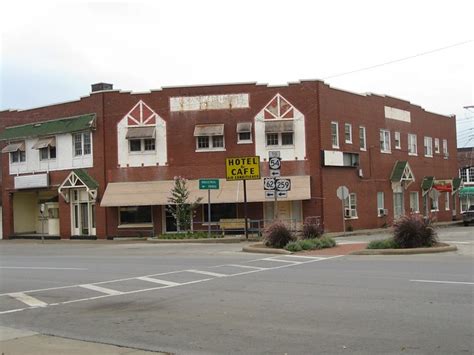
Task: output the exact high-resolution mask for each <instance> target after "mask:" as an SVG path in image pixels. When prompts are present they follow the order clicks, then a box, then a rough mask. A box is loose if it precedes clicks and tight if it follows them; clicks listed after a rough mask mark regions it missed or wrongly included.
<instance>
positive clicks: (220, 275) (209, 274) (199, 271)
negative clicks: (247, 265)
mask: <svg viewBox="0 0 474 355" xmlns="http://www.w3.org/2000/svg"><path fill="white" fill-rule="evenodd" d="M186 271H188V272H193V273H195V274H202V275H207V276H214V277H224V276H228V275H226V274H219V273H217V272H210V271H201V270H186Z"/></svg>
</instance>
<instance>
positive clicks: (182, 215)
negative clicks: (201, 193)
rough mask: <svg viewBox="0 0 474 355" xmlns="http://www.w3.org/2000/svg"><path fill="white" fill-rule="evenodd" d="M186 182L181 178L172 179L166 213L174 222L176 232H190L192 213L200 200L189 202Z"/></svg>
mask: <svg viewBox="0 0 474 355" xmlns="http://www.w3.org/2000/svg"><path fill="white" fill-rule="evenodd" d="M186 182H187V180H186V179H185V178H183V177H181V176H176V177H175V178H174V186H173V189H172V190H171V197H170V198H169V199H168V202H169V206H168V207H167V208H168V211H169V212H170V213H171V215H172V216H173V218H174V219H175V221H176V227H177V230H178V232H181V231H185V232H187V231H189V230H191V224H192V220H193V215H194V211H195V210H196V208H197V207H198V205H199V203H200V202H201V200H202V198H201V197H200V198H198V199H197V200H196V201H194V202H189V201H188V199H189V193H190V192H189V190H188V187H187V186H186Z"/></svg>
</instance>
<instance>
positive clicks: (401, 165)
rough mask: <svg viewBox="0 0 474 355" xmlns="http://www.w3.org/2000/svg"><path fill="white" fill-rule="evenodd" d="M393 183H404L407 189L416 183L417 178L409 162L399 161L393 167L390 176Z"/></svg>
mask: <svg viewBox="0 0 474 355" xmlns="http://www.w3.org/2000/svg"><path fill="white" fill-rule="evenodd" d="M390 181H391V182H392V183H402V184H403V186H404V187H405V189H406V188H407V187H408V186H409V185H410V184H411V183H412V182H414V181H415V176H414V175H413V171H412V170H411V167H410V164H408V162H407V161H398V160H397V162H396V163H395V165H394V166H393V170H392V175H391V176H390Z"/></svg>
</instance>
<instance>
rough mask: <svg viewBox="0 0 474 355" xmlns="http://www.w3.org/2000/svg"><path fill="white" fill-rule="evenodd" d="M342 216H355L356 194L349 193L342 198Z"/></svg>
mask: <svg viewBox="0 0 474 355" xmlns="http://www.w3.org/2000/svg"><path fill="white" fill-rule="evenodd" d="M344 217H345V218H357V195H356V194H355V193H351V194H349V196H348V197H347V198H346V199H345V200H344Z"/></svg>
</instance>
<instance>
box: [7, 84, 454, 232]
mask: <svg viewBox="0 0 474 355" xmlns="http://www.w3.org/2000/svg"><path fill="white" fill-rule="evenodd" d="M0 122H2V123H3V124H4V125H5V126H7V128H5V129H3V130H2V132H1V133H0V139H1V140H2V141H3V142H4V144H3V150H2V152H3V154H2V178H3V183H2V197H3V207H4V208H3V223H4V235H5V236H6V237H11V236H15V235H27V234H34V233H40V232H41V231H40V228H43V229H44V228H45V226H44V225H45V224H46V225H47V230H46V231H45V232H46V233H49V234H50V235H58V236H59V235H60V236H61V237H62V238H70V237H72V236H79V237H91V238H95V237H97V238H107V237H112V236H117V235H127V234H130V235H133V234H134V233H135V234H136V233H137V231H140V232H141V231H143V230H150V231H152V232H153V233H154V234H158V233H163V232H169V231H173V230H175V228H176V226H175V225H174V223H173V219H172V218H171V216H170V215H169V213H168V212H167V209H166V207H165V206H166V204H167V202H168V197H169V195H170V189H171V186H172V185H173V179H174V177H175V176H182V177H185V178H186V179H188V180H189V182H188V185H189V188H190V190H191V199H194V198H197V197H206V196H207V191H204V190H199V188H198V179H199V178H220V179H221V181H220V190H218V191H217V190H216V191H213V192H212V201H213V206H212V214H211V215H212V216H213V220H216V221H217V220H218V219H219V218H235V217H242V216H243V205H242V202H243V193H242V182H235V181H234V182H233V181H225V164H224V161H225V158H226V157H239V156H253V155H258V156H260V159H261V170H262V176H268V175H269V170H268V163H267V162H266V161H267V160H268V156H269V152H270V151H279V152H280V156H281V157H282V170H281V173H282V176H284V177H288V178H290V179H291V181H292V188H291V191H290V192H289V193H288V196H287V197H286V198H284V199H281V200H279V201H278V203H277V209H275V208H274V207H275V206H274V202H273V201H272V200H266V199H265V194H264V190H263V182H262V181H259V180H254V181H249V182H248V184H247V185H248V186H247V188H248V194H247V195H248V201H249V204H248V210H249V218H251V219H254V220H264V221H270V220H272V219H273V218H274V213H275V212H274V211H277V213H278V218H280V219H282V220H286V221H293V222H295V223H296V224H301V223H302V221H303V220H304V219H305V218H306V217H311V216H320V217H321V218H322V220H323V222H324V225H325V228H326V230H328V231H339V230H342V228H343V227H342V226H343V215H344V220H345V224H346V226H350V227H351V228H353V229H360V228H376V227H380V226H383V225H386V224H388V223H391V221H393V219H394V218H397V217H399V216H401V215H403V214H406V213H421V214H425V215H426V214H434V215H435V216H436V218H437V219H438V220H450V219H451V218H452V217H453V216H455V215H456V213H457V212H458V211H457V210H458V209H459V208H458V207H457V205H458V202H456V199H457V195H456V192H457V189H458V188H459V179H456V178H455V177H456V176H457V175H458V173H457V161H456V158H455V154H454V152H455V151H456V127H455V119H454V117H447V116H442V115H438V114H434V113H431V112H428V111H425V110H424V109H423V108H421V107H420V106H416V105H413V104H411V103H410V102H407V101H404V100H400V99H396V98H392V97H388V96H379V95H374V94H367V95H360V94H356V93H351V92H347V91H343V90H339V89H335V88H332V87H330V86H329V85H327V84H325V83H323V82H321V81H303V82H299V83H294V84H289V85H287V86H280V87H271V86H266V85H258V84H255V83H249V84H234V85H215V86H199V87H172V88H163V89H162V90H157V91H152V92H150V93H140V94H138V93H137V94H134V93H130V92H121V91H118V90H112V88H111V86H107V85H96V86H93V92H92V93H91V94H90V95H89V96H86V97H83V98H81V99H80V100H78V101H74V102H68V103H64V104H57V105H51V106H46V107H41V108H36V109H31V110H24V111H3V112H0ZM6 122H8V123H6ZM14 122H17V123H14ZM12 123H14V125H12ZM20 123H21V124H20ZM451 152H452V153H453V154H452V155H450V153H451ZM342 185H344V186H346V187H347V188H348V189H349V193H350V196H349V197H348V198H347V199H346V200H345V201H344V205H342V204H341V201H340V200H339V199H338V198H337V196H336V190H337V188H338V187H339V186H342ZM204 201H206V198H205V199H204ZM41 206H46V211H45V212H44V215H45V216H46V218H45V221H46V222H45V223H40V222H41V221H40V218H39V217H40V216H41V212H40V207H41ZM206 213H207V212H206V209H205V208H204V206H203V208H199V209H198V211H197V215H196V217H195V220H194V222H195V228H201V227H204V228H205V227H206V223H204V222H205V221H206V220H207V217H206Z"/></svg>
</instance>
